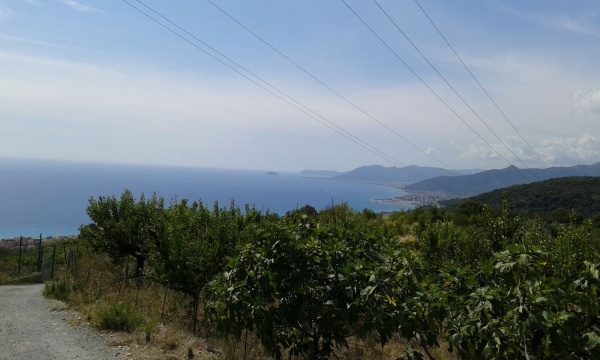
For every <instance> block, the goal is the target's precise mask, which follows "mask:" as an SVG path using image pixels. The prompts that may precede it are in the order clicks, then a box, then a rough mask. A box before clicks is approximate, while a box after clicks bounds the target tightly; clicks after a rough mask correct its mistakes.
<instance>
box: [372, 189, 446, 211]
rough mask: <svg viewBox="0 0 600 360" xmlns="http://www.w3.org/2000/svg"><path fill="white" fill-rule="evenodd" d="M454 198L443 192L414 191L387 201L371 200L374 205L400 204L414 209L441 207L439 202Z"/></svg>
mask: <svg viewBox="0 0 600 360" xmlns="http://www.w3.org/2000/svg"><path fill="white" fill-rule="evenodd" d="M454 198H456V196H452V195H450V194H447V193H443V192H428V191H414V192H407V193H405V194H402V195H400V196H394V197H392V198H388V199H373V200H371V201H372V202H375V203H386V204H400V205H412V206H415V207H438V208H441V207H443V206H442V205H441V204H440V203H439V202H440V201H443V200H450V199H454Z"/></svg>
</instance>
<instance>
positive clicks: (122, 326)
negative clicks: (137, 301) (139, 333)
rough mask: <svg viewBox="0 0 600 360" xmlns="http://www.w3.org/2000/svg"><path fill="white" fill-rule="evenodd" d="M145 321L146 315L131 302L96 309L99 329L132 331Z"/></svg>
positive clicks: (96, 323)
mask: <svg viewBox="0 0 600 360" xmlns="http://www.w3.org/2000/svg"><path fill="white" fill-rule="evenodd" d="M143 323H144V317H143V316H142V315H141V314H140V313H139V312H137V310H136V309H135V308H134V307H133V306H132V305H131V304H129V303H117V304H113V305H111V306H109V307H101V308H98V310H97V311H96V322H95V325H96V326H97V327H98V328H99V329H105V330H117V331H127V332H132V331H133V330H135V329H137V328H138V327H140V326H141V325H142V324H143Z"/></svg>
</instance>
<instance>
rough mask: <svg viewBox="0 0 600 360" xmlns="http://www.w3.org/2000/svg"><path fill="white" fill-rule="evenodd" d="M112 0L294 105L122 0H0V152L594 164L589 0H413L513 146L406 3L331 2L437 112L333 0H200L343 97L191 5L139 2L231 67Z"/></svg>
mask: <svg viewBox="0 0 600 360" xmlns="http://www.w3.org/2000/svg"><path fill="white" fill-rule="evenodd" d="M127 1H128V2H130V3H131V4H132V5H134V6H137V7H138V8H140V9H143V10H144V11H146V12H147V13H148V15H150V16H153V17H154V18H155V19H157V20H159V21H161V22H162V23H163V24H165V25H166V26H168V27H170V28H171V29H172V30H173V31H175V32H177V33H178V34H179V35H180V36H182V37H184V38H186V39H187V40H188V41H190V42H192V43H193V44H195V46H197V47H199V48H201V49H204V50H205V51H207V52H209V53H211V54H213V55H214V56H216V57H217V58H219V59H221V60H222V61H223V62H225V63H227V64H229V65H230V66H231V67H233V68H235V69H237V70H238V71H239V72H241V73H243V74H245V75H246V76H247V77H249V78H252V79H253V80H254V81H255V82H257V83H260V84H261V85H262V86H263V87H264V88H269V86H271V85H272V86H274V87H275V88H276V89H272V88H271V90H270V91H271V92H273V93H275V94H278V96H279V97H281V98H285V96H289V97H291V98H292V99H293V100H290V99H287V100H286V101H287V102H288V103H286V102H284V101H282V100H281V99H280V98H278V97H276V96H274V95H273V94H271V93H269V92H267V91H266V90H264V89H263V88H261V87H259V86H257V85H256V84H255V83H253V82H251V81H249V80H248V79H247V78H244V77H242V76H241V75H240V74H239V73H237V72H235V71H233V70H232V69H231V68H229V67H227V66H225V65H223V64H222V63H221V62H219V61H217V60H215V59H214V58H213V57H210V56H209V55H207V54H206V53H205V52H202V51H200V50H199V49H198V48H197V47H195V46H193V45H191V44H190V43H189V42H186V41H184V40H182V38H181V37H178V36H177V35H175V34H173V33H172V32H169V31H168V30H166V29H165V28H164V27H161V26H160V25H158V24H157V23H155V22H154V21H152V20H151V19H149V18H148V17H146V16H144V15H143V14H141V13H139V12H138V11H136V10H135V9H134V8H132V7H131V6H130V5H128V4H127V3H126V2H125V1H121V0H96V1H92V0H46V1H44V0H2V1H0V134H1V141H0V157H22V158H49V159H66V160H83V161H101V162H120V163H143V164H171V165H186V166H199V167H219V168H240V169H260V170H280V171H283V170H292V171H296V170H301V169H305V168H311V169H332V170H351V169H353V168H355V167H358V166H361V165H370V164H381V165H384V166H392V165H396V166H402V165H411V164H416V165H425V166H438V167H449V168H451V169H462V168H502V167H506V166H509V164H513V165H516V166H519V167H523V163H524V164H526V165H527V166H528V167H535V168H540V167H546V166H566V165H568V166H570V165H575V164H591V163H595V162H598V161H600V2H599V1H598V0H590V1H576V0H573V1H566V0H565V1H541V0H539V1H525V0H513V1H479V0H470V1H463V0H453V1H433V0H419V4H420V5H421V6H422V7H423V9H425V11H426V12H427V13H428V15H429V16H430V18H431V19H432V20H433V21H434V22H435V24H436V25H437V27H438V28H439V29H440V31H441V32H442V33H443V35H444V36H445V37H446V39H447V40H448V42H449V43H450V44H451V45H452V46H453V47H454V49H455V50H456V52H457V53H458V54H459V55H460V56H461V58H462V60H463V61H464V63H465V64H466V65H467V66H468V67H469V69H470V70H471V71H472V73H473V74H474V75H475V76H476V77H477V79H478V80H479V82H480V83H481V84H482V85H483V87H484V88H485V89H486V91H487V92H488V93H489V94H490V95H491V97H492V98H493V100H494V101H495V102H496V103H497V104H498V106H499V107H500V109H501V110H502V111H503V112H504V114H505V115H506V116H507V117H508V119H509V120H510V121H511V122H512V124H513V125H514V127H515V128H516V129H517V130H518V132H519V133H520V134H521V135H522V137H523V138H524V139H525V140H526V141H527V143H528V145H527V144H526V143H525V142H524V141H523V139H522V138H521V137H520V136H519V135H518V133H517V132H515V130H514V129H513V127H512V126H511V125H510V124H509V123H508V122H507V121H506V119H505V118H504V117H503V116H502V114H501V113H500V112H499V111H498V110H497V109H496V107H495V106H494V104H493V103H492V102H491V101H490V100H489V99H488V98H487V96H486V95H485V94H484V93H483V91H482V90H481V89H480V88H479V86H478V85H477V83H476V82H475V81H474V80H473V79H472V77H471V76H470V75H469V73H468V72H467V70H465V68H464V67H463V65H462V64H461V62H460V60H459V59H458V58H457V57H456V56H455V55H454V53H453V52H452V50H451V49H450V48H449V47H448V46H447V45H446V43H445V42H444V40H443V39H442V38H441V37H440V35H439V34H438V33H437V31H436V30H435V28H434V27H433V26H432V25H431V23H430V22H429V20H428V19H427V17H426V16H425V15H424V14H423V12H422V11H421V9H420V8H419V6H418V4H417V2H415V1H414V0H401V1H391V0H377V3H376V2H374V1H371V0H346V3H347V5H348V6H349V7H351V8H352V9H353V10H354V11H355V12H356V14H358V15H359V16H360V17H361V18H362V19H363V20H364V21H365V22H366V23H367V24H368V25H369V26H370V27H371V29H373V31H375V32H376V33H377V35H378V36H379V37H380V38H381V39H383V40H384V41H385V42H386V44H387V46H389V47H390V48H391V49H393V51H394V52H395V53H396V54H397V56H398V57H400V59H401V60H402V61H404V63H405V64H406V65H408V67H410V68H411V69H412V70H413V71H414V72H415V73H416V74H417V75H418V76H419V77H420V78H421V79H422V80H423V81H424V82H425V83H426V84H427V86H429V87H430V88H431V89H432V90H433V91H434V92H435V93H436V94H437V96H439V97H440V98H441V99H443V101H444V102H446V104H448V106H449V107H450V108H451V109H452V110H451V109H449V108H448V107H447V106H446V105H444V103H443V102H442V101H441V100H440V99H439V98H438V97H436V95H434V94H433V93H432V91H430V90H429V89H428V87H427V86H426V85H424V84H423V82H421V80H419V78H417V77H416V76H415V75H414V74H413V73H412V72H411V71H410V70H409V69H408V68H407V66H406V65H404V64H403V63H402V62H401V61H400V60H399V59H398V58H397V57H396V55H394V53H392V52H391V51H390V50H389V49H388V48H387V47H386V46H385V45H384V44H382V42H381V41H380V40H379V39H378V38H377V37H376V36H375V35H373V33H372V32H371V31H370V30H369V29H368V28H367V27H366V26H365V25H364V24H363V23H362V22H361V20H359V19H358V18H357V17H356V15H355V14H354V13H353V12H352V11H351V10H350V9H349V8H348V6H347V5H346V4H345V3H344V2H343V1H341V0H302V1H299V0H278V1H276V0H271V1H268V0H260V1H241V0H236V1H227V0H211V1H212V2H213V3H214V4H215V5H217V6H219V7H220V8H221V9H222V10H224V11H225V12H227V13H228V14H229V15H230V16H231V17H233V18H235V19H236V20H237V21H239V22H240V23H242V24H243V25H244V26H246V27H247V28H249V29H251V30H252V31H253V32H254V33H255V34H257V35H259V36H260V37H262V38H263V39H264V40H265V41H266V42H268V43H269V44H270V45H271V46H273V47H275V48H276V49H277V50H278V51H280V52H281V53H283V54H285V56H287V57H288V58H289V59H291V60H293V61H294V62H295V63H296V64H298V65H299V66H301V67H302V68H303V69H305V70H306V71H308V72H309V73H310V74H312V75H313V76H315V77H316V78H317V79H318V80H319V81H321V82H322V83H325V84H326V85H327V86H328V87H329V88H331V89H333V90H334V91H335V92H337V94H339V95H341V96H343V98H345V99H347V100H348V101H350V103H348V102H347V101H346V100H344V99H343V98H341V97H340V96H338V95H336V93H334V92H332V91H331V90H330V89H328V88H327V87H325V86H323V85H322V84H320V83H319V82H318V81H316V80H315V79H313V78H311V77H310V76H309V75H307V74H306V73H305V72H303V71H302V70H300V69H299V68H298V67H296V66H295V65H293V64H292V63H290V62H289V61H288V60H286V59H285V58H284V57H282V56H281V55H280V54H278V53H277V52H275V51H274V50H273V49H272V48H270V47H268V46H267V45H265V44H264V43H263V42H261V41H260V40H258V39H257V38H256V37H254V35H252V34H251V33H249V32H248V31H246V30H245V29H244V28H243V27H241V26H240V25H239V24H238V23H236V22H234V21H233V20H232V19H231V18H229V17H228V16H227V15H225V14H224V13H223V12H221V11H220V10H219V9H218V8H217V7H215V6H214V5H213V4H211V2H209V1H207V0H186V1H183V0H181V1H179V0H169V1H167V0H163V1H158V0H144V2H143V4H145V5H147V6H149V7H150V8H152V9H153V10H155V11H156V12H158V13H160V14H161V15H162V16H164V17H166V18H168V19H169V20H171V21H172V22H174V23H175V24H177V25H178V26H179V27H181V28H182V29H184V30H185V31H187V32H189V33H190V34H192V35H193V36H195V37H196V38H197V39H199V40H201V41H203V42H204V43H206V44H208V45H209V46H211V47H212V48H214V49H215V50H217V51H219V52H220V53H221V54H223V55H225V56H227V57H228V58H229V59H230V60H233V61H234V62H235V63H237V64H238V65H241V66H242V67H243V68H244V69H240V68H238V65H235V64H232V63H230V62H229V60H227V59H224V58H222V57H221V55H219V54H217V53H215V52H213V50H211V49H209V48H208V47H206V46H205V45H204V44H202V43H200V42H199V41H198V40H197V39H194V38H192V37H191V36H190V35H189V34H186V33H185V32H184V31H182V30H181V29H178V28H176V27H174V26H173V25H172V24H170V23H168V22H167V21H166V20H164V19H163V18H160V17H159V16H158V15H156V13H153V12H151V11H150V10H148V8H147V7H144V5H143V4H142V3H140V2H138V1H136V0H127ZM378 4H379V5H380V6H381V7H382V8H383V9H384V10H385V11H386V12H387V14H388V15H389V16H390V17H391V18H392V19H393V20H394V22H395V23H396V24H397V26H398V27H399V28H400V29H401V30H402V31H403V32H404V33H405V34H406V35H407V36H408V37H409V38H410V39H411V41H412V42H413V43H414V44H415V45H416V46H417V47H418V48H419V50H420V51H421V52H422V53H423V54H424V55H425V56H426V57H427V59H429V61H430V62H431V63H432V64H433V65H434V66H435V67H436V68H437V70H438V71H439V72H440V73H441V74H442V75H443V76H444V77H445V79H446V80H447V81H448V82H449V83H450V84H451V85H452V86H453V87H454V89H456V91H457V92H458V93H459V94H460V96H461V97H462V98H463V99H464V100H465V101H466V102H467V103H468V105H469V106H470V107H471V108H472V109H473V110H474V111H475V113H476V114H477V115H475V114H474V112H473V111H471V110H470V109H469V108H468V107H467V106H466V105H465V104H464V103H463V102H462V101H461V100H460V98H459V97H458V96H457V95H456V94H455V93H454V92H453V91H452V90H451V89H450V88H449V87H448V85H447V84H446V83H445V82H444V80H442V78H441V77H440V76H439V75H438V74H437V73H436V72H435V71H434V70H433V69H432V67H431V66H430V65H429V64H428V63H427V62H426V61H425V60H424V59H423V58H422V57H421V56H420V55H419V53H418V52H417V51H416V50H415V49H414V48H413V46H412V45H411V44H410V43H409V42H408V41H407V40H406V38H404V37H403V35H402V34H401V33H400V32H399V31H398V29H397V28H396V27H395V26H394V24H393V23H392V22H391V21H390V20H389V19H388V18H387V17H386V15H385V14H384V13H383V12H382V11H381V9H380V8H379V7H378ZM246 71H250V72H251V73H252V74H253V75H252V74H248V73H247V72H246ZM254 75H256V76H258V77H259V78H260V79H262V80H264V81H266V82H267V83H268V85H267V84H264V83H262V82H261V81H262V80H258V79H256V78H254V77H253V76H254ZM279 91H281V92H283V93H284V94H285V95H282V94H281V93H279ZM294 101H297V102H298V103H299V104H298V103H294ZM289 103H291V104H293V105H294V106H291V105H290V104H289ZM298 108H300V109H302V111H299V110H298ZM357 108H358V109H357ZM359 109H360V110H359ZM312 112H314V113H312ZM455 113H456V114H455ZM307 114H311V116H312V117H311V116H309V115H307ZM457 115H458V116H457ZM459 116H460V118H459ZM478 117H479V118H481V119H482V120H483V121H484V122H485V123H486V124H487V126H486V125H485V124H483V123H482V121H481V120H480V119H479V118H478ZM461 118H462V120H461ZM315 119H317V120H318V121H317V120H315ZM323 123H325V124H327V125H328V126H325V125H323ZM465 123H466V124H468V125H466V124H465ZM336 126H337V127H339V128H336ZM488 127H489V128H491V129H492V130H493V131H494V133H495V135H494V133H492V132H491V131H490V130H489V129H488ZM331 128H334V129H336V131H334V130H332V129H331ZM344 131H346V132H347V133H344ZM340 133H343V134H345V136H342V135H340ZM475 133H477V134H479V135H477V134H475ZM348 138H351V139H352V141H351V140H349V139H348ZM499 139H500V140H499ZM359 144H360V145H359ZM488 144H489V145H488ZM503 144H505V145H507V146H505V145H503ZM490 145H491V147H490ZM529 146H531V147H532V148H533V149H535V151H536V152H537V156H536V155H534V154H533V153H532V151H531V150H530V148H529ZM507 147H508V148H510V150H509V149H507ZM368 149H370V150H368ZM515 155H516V157H515ZM538 156H539V158H541V160H543V162H542V161H540V159H539V158H538ZM517 157H518V158H517Z"/></svg>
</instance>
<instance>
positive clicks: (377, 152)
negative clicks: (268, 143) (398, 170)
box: [122, 0, 427, 179]
mask: <svg viewBox="0 0 600 360" xmlns="http://www.w3.org/2000/svg"><path fill="white" fill-rule="evenodd" d="M122 1H123V2H124V3H126V4H127V5H129V6H130V7H132V8H133V9H135V10H136V11H138V12H140V13H141V14H143V15H144V16H146V17H147V18H149V19H150V20H152V21H153V22H155V23H157V24H158V25H160V26H161V27H163V28H165V29H166V30H168V31H169V32H171V33H173V34H174V35H176V36H177V37H179V38H180V39H182V40H184V41H185V42H187V43H188V44H190V45H192V46H193V47H195V48H196V49H198V50H200V51H202V52H203V53H205V54H206V55H208V56H210V57H212V58H213V59H215V60H217V61H218V62H220V63H221V64H223V65H225V66H226V67H228V68H229V69H231V70H233V71H235V72H236V73H237V74H238V75H241V76H242V77H244V78H245V79H247V80H249V81H250V82H252V83H253V84H255V85H257V86H259V87H260V88H262V89H263V90H265V91H267V92H268V93H269V94H271V95H273V96H275V97H277V98H278V99H280V100H282V101H283V102H285V103H286V104H288V105H290V106H292V107H293V108H295V109H296V110H298V111H300V112H302V113H303V114H305V115H307V116H309V117H310V118H312V119H313V120H315V121H317V122H319V123H320V124H322V125H324V126H326V127H327V128H329V129H331V130H333V131H335V132H336V133H338V134H339V135H342V136H343V137H345V138H346V139H348V140H350V141H352V142H353V143H355V144H357V145H359V146H361V147H362V148H364V149H366V150H368V151H369V152H371V153H373V154H374V155H376V156H378V157H381V158H382V159H384V160H386V161H387V162H390V163H392V164H393V165H400V166H403V167H405V168H406V170H407V171H409V172H411V173H413V174H414V175H416V176H419V177H421V178H423V179H427V177H426V176H424V175H423V174H420V173H419V172H417V171H415V170H413V169H411V168H408V167H407V165H405V164H403V163H402V162H400V161H398V160H396V159H394V158H393V157H391V156H389V155H387V154H386V153H384V152H383V151H381V150H379V149H377V148H376V147H374V146H372V145H370V144H368V143H367V142H365V141H363V140H361V139H360V138H358V137H357V136H355V135H353V134H351V133H350V132H348V131H346V130H345V129H343V128H342V127H340V126H338V125H336V124H335V123H333V122H331V121H330V120H327V119H326V118H324V117H322V116H321V115H319V114H317V113H316V112H314V111H313V110H311V109H309V108H308V107H306V106H304V105H303V104H302V103H300V102H298V101H296V100H295V99H293V98H292V97H290V96H289V95H287V94H285V93H284V92H283V91H281V90H279V89H278V88H276V87H275V86H273V85H271V84H270V83H268V82H267V81H265V80H263V79H262V78H260V77H259V76H257V75H256V74H254V73H253V72H251V71H249V70H248V69H246V68H244V67H243V66H241V65H240V64H238V63H237V62H235V61H233V60H232V59H230V58H229V57H227V56H225V55H224V54H222V53H221V52H219V51H218V50H216V49H215V48H214V47H212V46H210V45H208V44H207V43H206V42H204V41H202V40H201V39H199V38H198V37H196V36H195V35H193V34H191V33H190V32H188V31H187V30H185V29H183V28H182V27H180V26H179V25H177V24H176V23H174V22H173V21H171V20H169V19H168V18H166V17H165V16H163V15H162V14H160V13H158V12H157V11H155V10H154V9H152V8H150V7H149V6H148V5H146V4H145V3H143V2H142V1H140V0H136V1H137V2H138V3H140V4H141V5H143V6H144V7H145V8H147V9H148V10H150V11H151V12H152V13H154V14H155V15H157V16H159V17H160V18H162V19H163V20H164V21H166V22H168V23H169V24H171V25H172V26H174V27H176V28H177V29H179V30H180V31H182V32H184V33H185V34H187V35H188V36H190V37H192V38H193V39H194V40H196V41H198V42H200V43H201V44H203V45H204V46H206V47H208V48H209V49H210V50H212V51H213V52H215V53H217V54H218V55H220V56H221V57H223V58H224V59H226V60H227V61H229V62H231V63H232V64H234V65H235V66H237V67H239V68H240V69H242V70H243V71H245V72H247V73H248V74H250V75H251V76H252V77H254V78H256V79H257V80H258V81H260V82H262V83H263V84H265V85H267V86H268V87H270V88H272V89H274V90H275V91H277V92H279V93H280V94H282V95H283V96H281V95H278V94H277V93H276V92H274V91H272V90H270V89H269V88H267V87H266V86H264V85H262V84H260V83H259V82H258V81H256V80H254V79H252V78H250V77H249V76H248V75H246V74H244V73H242V72H241V71H240V70H238V69H236V68H234V67H233V66H231V65H230V64H228V63H226V62H225V61H223V60H222V59H219V58H218V57H216V56H215V55H213V54H211V53H210V52H208V51H206V50H205V49H203V48H202V47H200V46H198V45H197V44H195V43H194V42H193V41H191V40H190V39H188V38H186V37H185V36H183V35H181V34H180V33H178V32H177V31H175V30H173V29H172V28H170V27H169V26H167V25H165V24H163V23H162V22H160V21H159V20H157V19H155V18H154V17H152V16H151V15H149V14H148V13H146V12H144V11H143V10H142V9H140V8H138V7H136V6H134V5H133V4H132V3H131V2H129V1H127V0H122ZM284 97H285V98H284ZM286 98H287V99H286ZM288 99H289V100H288ZM294 103H295V104H294ZM309 112H312V113H314V114H316V116H315V115H312V114H310V113H309ZM317 116H318V117H320V118H321V119H323V120H324V121H325V122H324V121H321V120H319V118H318V117H317Z"/></svg>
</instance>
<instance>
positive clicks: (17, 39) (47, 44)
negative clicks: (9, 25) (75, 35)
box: [0, 34, 77, 50]
mask: <svg viewBox="0 0 600 360" xmlns="http://www.w3.org/2000/svg"><path fill="white" fill-rule="evenodd" d="M0 40H6V41H11V42H16V43H23V44H31V45H39V46H45V47H49V48H55V49H63V50H67V49H68V50H77V49H76V48H72V47H69V46H64V45H60V44H57V43H51V42H47V41H39V40H31V39H26V38H22V37H18V36H11V35H4V34H0Z"/></svg>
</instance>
